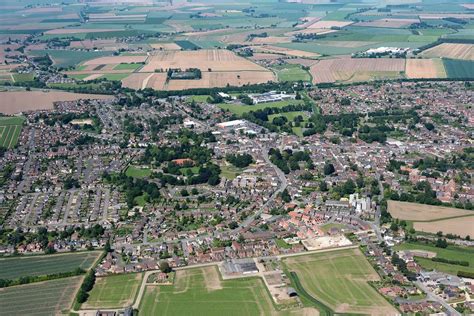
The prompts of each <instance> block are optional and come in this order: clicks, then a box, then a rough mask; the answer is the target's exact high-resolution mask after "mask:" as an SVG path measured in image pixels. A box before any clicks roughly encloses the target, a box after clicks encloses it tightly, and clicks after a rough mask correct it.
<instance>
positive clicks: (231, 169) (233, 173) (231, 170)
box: [221, 164, 242, 180]
mask: <svg viewBox="0 0 474 316" xmlns="http://www.w3.org/2000/svg"><path fill="white" fill-rule="evenodd" d="M241 173H242V169H239V168H237V167H235V166H232V165H231V164H226V165H222V166H221V175H222V176H223V177H224V178H226V179H228V180H233V179H235V178H236V177H237V176H238V175H239V174H241Z"/></svg>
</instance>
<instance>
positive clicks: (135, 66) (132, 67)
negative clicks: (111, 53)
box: [114, 64, 143, 70]
mask: <svg viewBox="0 0 474 316" xmlns="http://www.w3.org/2000/svg"><path fill="white" fill-rule="evenodd" d="M141 66H143V65H142V64H118V65H117V66H115V67H114V70H136V69H138V68H139V67H141Z"/></svg>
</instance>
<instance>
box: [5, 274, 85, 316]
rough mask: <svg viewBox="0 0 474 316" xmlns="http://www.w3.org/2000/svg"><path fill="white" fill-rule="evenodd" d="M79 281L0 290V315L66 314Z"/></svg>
mask: <svg viewBox="0 0 474 316" xmlns="http://www.w3.org/2000/svg"><path fill="white" fill-rule="evenodd" d="M81 280H82V277H72V278H64V279H58V280H52V281H46V282H40V283H32V284H27V285H19V286H13V287H8V288H4V289H1V290H0V315H38V316H42V315H45V316H47V315H61V314H67V313H68V311H69V309H70V308H71V305H72V302H73V300H74V297H75V295H76V291H77V289H78V287H79V285H80V284H81Z"/></svg>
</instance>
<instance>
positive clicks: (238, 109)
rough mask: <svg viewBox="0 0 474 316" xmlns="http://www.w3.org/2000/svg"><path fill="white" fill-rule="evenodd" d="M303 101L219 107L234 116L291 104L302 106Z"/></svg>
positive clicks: (224, 104)
mask: <svg viewBox="0 0 474 316" xmlns="http://www.w3.org/2000/svg"><path fill="white" fill-rule="evenodd" d="M301 103H303V101H302V100H286V101H277V102H269V103H260V104H255V105H242V104H227V103H222V104H219V105H218V106H219V107H220V108H221V109H223V110H228V111H230V112H232V113H234V114H237V115H242V114H244V113H247V112H250V111H257V110H263V109H264V108H282V107H285V106H287V105H290V104H301Z"/></svg>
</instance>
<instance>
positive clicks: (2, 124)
mask: <svg viewBox="0 0 474 316" xmlns="http://www.w3.org/2000/svg"><path fill="white" fill-rule="evenodd" d="M24 121H25V119H24V118H22V117H0V147H3V148H13V147H15V146H16V144H17V143H18V137H19V136H20V133H21V128H22V126H23V122H24ZM0 274H1V271H0Z"/></svg>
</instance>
